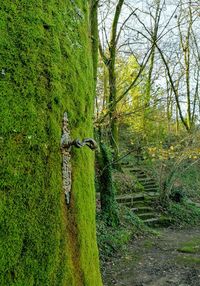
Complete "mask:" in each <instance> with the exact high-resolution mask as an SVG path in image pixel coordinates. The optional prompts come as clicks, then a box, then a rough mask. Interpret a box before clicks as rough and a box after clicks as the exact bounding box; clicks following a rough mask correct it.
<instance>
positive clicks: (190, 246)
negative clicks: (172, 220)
mask: <svg viewBox="0 0 200 286" xmlns="http://www.w3.org/2000/svg"><path fill="white" fill-rule="evenodd" d="M178 251H179V252H184V253H196V254H200V239H199V238H196V239H193V240H191V241H188V242H186V243H184V244H183V245H182V246H181V247H180V248H179V249H178Z"/></svg>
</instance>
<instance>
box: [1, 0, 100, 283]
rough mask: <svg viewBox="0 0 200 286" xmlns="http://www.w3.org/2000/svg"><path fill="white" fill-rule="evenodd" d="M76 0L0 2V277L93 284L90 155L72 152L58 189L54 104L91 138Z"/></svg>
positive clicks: (85, 32)
mask: <svg viewBox="0 0 200 286" xmlns="http://www.w3.org/2000/svg"><path fill="white" fill-rule="evenodd" d="M88 4H89V3H88V1H85V0H71V1H70V0H65V1H64V0H57V1H55V0H48V1H45V0H37V1H35V0H15V1H12V0H5V1H1V8H0V122H1V126H0V128H1V129H0V148H1V149H0V155H1V158H0V159H1V160H0V162H1V163H0V164H1V166H0V179H1V180H0V285H2V286H3V285H5V286H9V285H17V286H31V285H34V286H36V285H38V286H45V285H48V286H50V285H52V286H56V285H58V286H61V285H67V286H73V285H75V286H79V285H87V286H90V285H91V286H94V285H95V286H98V285H102V283H101V278H100V273H99V262H98V250H97V246H96V233H95V195H94V166H93V162H94V154H93V153H92V151H91V150H89V149H87V148H83V149H81V150H74V149H73V150H72V177H73V187H72V199H71V206H70V207H69V208H67V207H66V205H65V198H64V194H63V191H62V156H61V152H60V139H61V133H62V118H63V113H64V111H67V112H68V117H69V124H70V128H71V135H72V137H73V138H80V139H82V138H83V137H90V136H91V137H92V136H93V126H92V116H93V98H94V94H93V91H94V86H93V70H92V53H91V40H90V35H89V33H90V32H89V31H90V29H89V20H88V18H89V16H88V15H89V11H88V10H89V5H88Z"/></svg>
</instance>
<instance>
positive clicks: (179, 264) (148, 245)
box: [103, 228, 200, 286]
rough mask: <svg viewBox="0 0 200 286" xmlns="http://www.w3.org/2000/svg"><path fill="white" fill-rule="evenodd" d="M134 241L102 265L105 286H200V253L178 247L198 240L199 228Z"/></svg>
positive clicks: (162, 233) (164, 231)
mask: <svg viewBox="0 0 200 286" xmlns="http://www.w3.org/2000/svg"><path fill="white" fill-rule="evenodd" d="M159 233H160V235H159V236H153V237H150V238H149V237H148V238H146V237H142V238H141V237H140V238H138V239H136V240H133V241H132V242H131V243H130V245H129V246H128V247H127V249H126V251H124V252H123V253H121V254H120V255H118V256H117V257H115V258H112V260H111V261H109V262H106V264H105V265H104V267H103V268H104V271H103V278H104V286H113V285H117V286H122V285H123V286H175V285H176V286H200V253H199V252H197V253H183V252H181V251H180V248H181V247H182V246H183V245H184V244H185V243H187V242H189V241H191V240H194V239H199V238H200V229H197V228H196V229H162V230H160V231H159Z"/></svg>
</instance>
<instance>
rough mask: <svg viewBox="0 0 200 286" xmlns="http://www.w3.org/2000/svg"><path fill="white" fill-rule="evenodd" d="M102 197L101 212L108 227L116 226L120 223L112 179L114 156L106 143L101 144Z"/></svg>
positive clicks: (100, 179) (100, 177) (100, 178)
mask: <svg viewBox="0 0 200 286" xmlns="http://www.w3.org/2000/svg"><path fill="white" fill-rule="evenodd" d="M100 151H101V155H100V158H99V160H100V173H101V174H100V176H99V182H100V195H101V210H102V215H103V217H104V220H105V221H106V223H107V225H110V226H116V225H118V223H119V217H118V212H117V204H116V201H115V189H114V184H113V178H112V155H111V152H110V150H109V148H108V146H106V145H105V144H104V143H101V144H100Z"/></svg>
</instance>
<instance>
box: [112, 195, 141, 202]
mask: <svg viewBox="0 0 200 286" xmlns="http://www.w3.org/2000/svg"><path fill="white" fill-rule="evenodd" d="M144 198H145V196H144V193H136V194H131V195H121V196H117V197H116V201H117V202H118V203H126V202H132V201H133V200H134V201H135V200H139V199H142V200H144Z"/></svg>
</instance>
